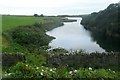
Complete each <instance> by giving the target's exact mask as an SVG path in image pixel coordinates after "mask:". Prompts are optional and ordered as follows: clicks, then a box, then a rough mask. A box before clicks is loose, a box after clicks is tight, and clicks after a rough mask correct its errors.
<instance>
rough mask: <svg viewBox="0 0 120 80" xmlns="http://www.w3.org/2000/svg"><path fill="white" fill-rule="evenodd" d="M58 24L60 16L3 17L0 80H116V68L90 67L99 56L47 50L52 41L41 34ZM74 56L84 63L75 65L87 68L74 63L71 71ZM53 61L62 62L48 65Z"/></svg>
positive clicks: (117, 77)
mask: <svg viewBox="0 0 120 80" xmlns="http://www.w3.org/2000/svg"><path fill="white" fill-rule="evenodd" d="M27 20H28V21H27ZM31 22H32V23H31ZM60 25H63V23H62V21H61V18H60V17H30V16H29V17H27V16H3V28H2V29H3V32H2V37H3V38H2V40H3V43H2V44H3V46H2V49H3V50H2V53H3V56H2V58H3V78H4V79H3V80H5V78H6V79H7V78H9V79H10V78H12V80H14V79H15V78H36V79H37V78H42V79H47V78H51V79H52V78H56V79H59V78H76V79H80V78H84V79H85V78H89V79H91V78H99V79H101V78H104V79H106V78H107V79H108V78H110V79H114V80H115V79H119V78H120V77H119V75H120V72H119V71H117V70H118V69H116V68H115V69H107V68H106V69H105V68H104V66H103V67H102V68H99V69H97V68H95V66H96V64H95V65H94V68H92V67H93V66H91V65H93V64H94V63H96V60H97V59H98V62H97V63H99V62H101V61H102V60H106V59H107V57H103V55H102V58H101V56H100V54H97V53H96V55H87V53H86V54H82V55H80V56H78V55H76V54H74V53H72V54H73V55H68V51H66V50H64V49H55V50H53V51H48V50H47V49H49V46H48V44H49V42H50V41H51V40H52V39H54V38H53V37H50V36H48V35H46V34H45V32H46V31H47V30H51V29H53V28H55V27H59V26H60ZM54 53H55V54H54ZM61 53H62V54H61ZM80 53H82V52H80ZM80 53H78V54H80ZM76 56H77V58H76V59H78V60H79V59H81V60H83V61H84V62H85V63H82V62H79V64H83V65H87V67H84V66H79V64H77V65H78V68H75V65H74V63H73V64H72V66H71V64H69V62H70V61H71V60H74V59H75V57H76ZM97 56H98V57H97ZM111 56H112V55H111V54H110V57H111ZM116 56H117V55H116ZM93 57H94V59H95V62H91V63H90V65H88V60H86V58H89V60H90V59H91V58H93ZM64 58H65V59H64ZM103 58H105V59H103ZM60 59H62V60H60ZM112 59H114V60H113V61H116V60H117V59H115V57H114V58H112ZM53 60H54V61H56V63H57V61H58V62H59V60H60V61H66V62H65V63H63V64H61V63H60V64H59V65H57V67H56V66H54V65H55V64H56V63H55V64H54V63H51V61H52V62H54V61H53ZM67 62H68V63H67ZM106 62H107V61H106ZM112 63H114V62H112ZM116 63H117V62H116ZM51 64H52V65H53V66H51ZM103 64H105V63H104V61H103V63H101V64H100V65H103ZM112 65H114V64H112ZM98 66H99V64H98ZM107 66H108V65H107ZM115 66H116V64H115Z"/></svg>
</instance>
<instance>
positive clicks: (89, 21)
mask: <svg viewBox="0 0 120 80" xmlns="http://www.w3.org/2000/svg"><path fill="white" fill-rule="evenodd" d="M81 24H82V25H84V27H85V28H86V29H88V30H90V31H91V32H95V33H97V34H99V33H100V34H102V35H105V36H108V37H114V38H119V39H120V3H115V4H110V5H109V6H108V7H107V8H106V9H104V10H102V11H99V12H94V13H91V14H89V15H87V16H84V17H83V18H82V21H81Z"/></svg>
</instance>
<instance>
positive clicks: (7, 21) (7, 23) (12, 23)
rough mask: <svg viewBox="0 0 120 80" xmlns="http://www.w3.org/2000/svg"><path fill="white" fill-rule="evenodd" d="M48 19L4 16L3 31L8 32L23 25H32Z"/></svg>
mask: <svg viewBox="0 0 120 80" xmlns="http://www.w3.org/2000/svg"><path fill="white" fill-rule="evenodd" d="M43 19H46V17H42V18H41V17H34V16H2V30H3V31H6V30H9V29H11V28H15V27H18V26H23V25H32V24H34V23H39V22H42V21H43Z"/></svg>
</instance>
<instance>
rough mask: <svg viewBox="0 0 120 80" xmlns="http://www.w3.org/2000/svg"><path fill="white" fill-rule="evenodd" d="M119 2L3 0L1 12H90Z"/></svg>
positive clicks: (54, 13)
mask: <svg viewBox="0 0 120 80" xmlns="http://www.w3.org/2000/svg"><path fill="white" fill-rule="evenodd" d="M117 2H118V0H1V1H0V14H12V15H13V14H15V15H33V14H35V13H37V14H44V15H59V14H70V15H72V14H73V15H75V14H76V15H79V14H89V13H91V12H98V11H99V10H103V9H105V8H106V7H107V6H108V5H109V4H111V3H117Z"/></svg>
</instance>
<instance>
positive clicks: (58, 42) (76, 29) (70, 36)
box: [47, 18, 105, 52]
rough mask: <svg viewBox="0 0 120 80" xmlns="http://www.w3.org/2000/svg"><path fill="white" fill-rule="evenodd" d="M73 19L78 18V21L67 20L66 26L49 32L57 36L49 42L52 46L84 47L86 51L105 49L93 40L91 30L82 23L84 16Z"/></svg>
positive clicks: (66, 47) (102, 50) (75, 48)
mask: <svg viewBox="0 0 120 80" xmlns="http://www.w3.org/2000/svg"><path fill="white" fill-rule="evenodd" d="M71 19H77V22H69V23H67V22H65V23H64V26H61V27H58V28H55V29H53V30H51V31H48V32H47V34H48V35H50V36H53V37H55V38H56V39H54V40H52V42H51V43H49V46H51V47H52V48H58V47H62V48H65V49H68V50H69V49H72V50H80V49H82V50H85V51H86V52H95V51H98V52H104V51H105V50H104V49H102V48H101V47H100V46H99V45H98V44H97V43H96V41H93V40H92V37H91V34H90V32H89V31H87V30H85V29H84V27H83V26H82V25H81V24H80V21H81V20H82V18H71Z"/></svg>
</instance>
